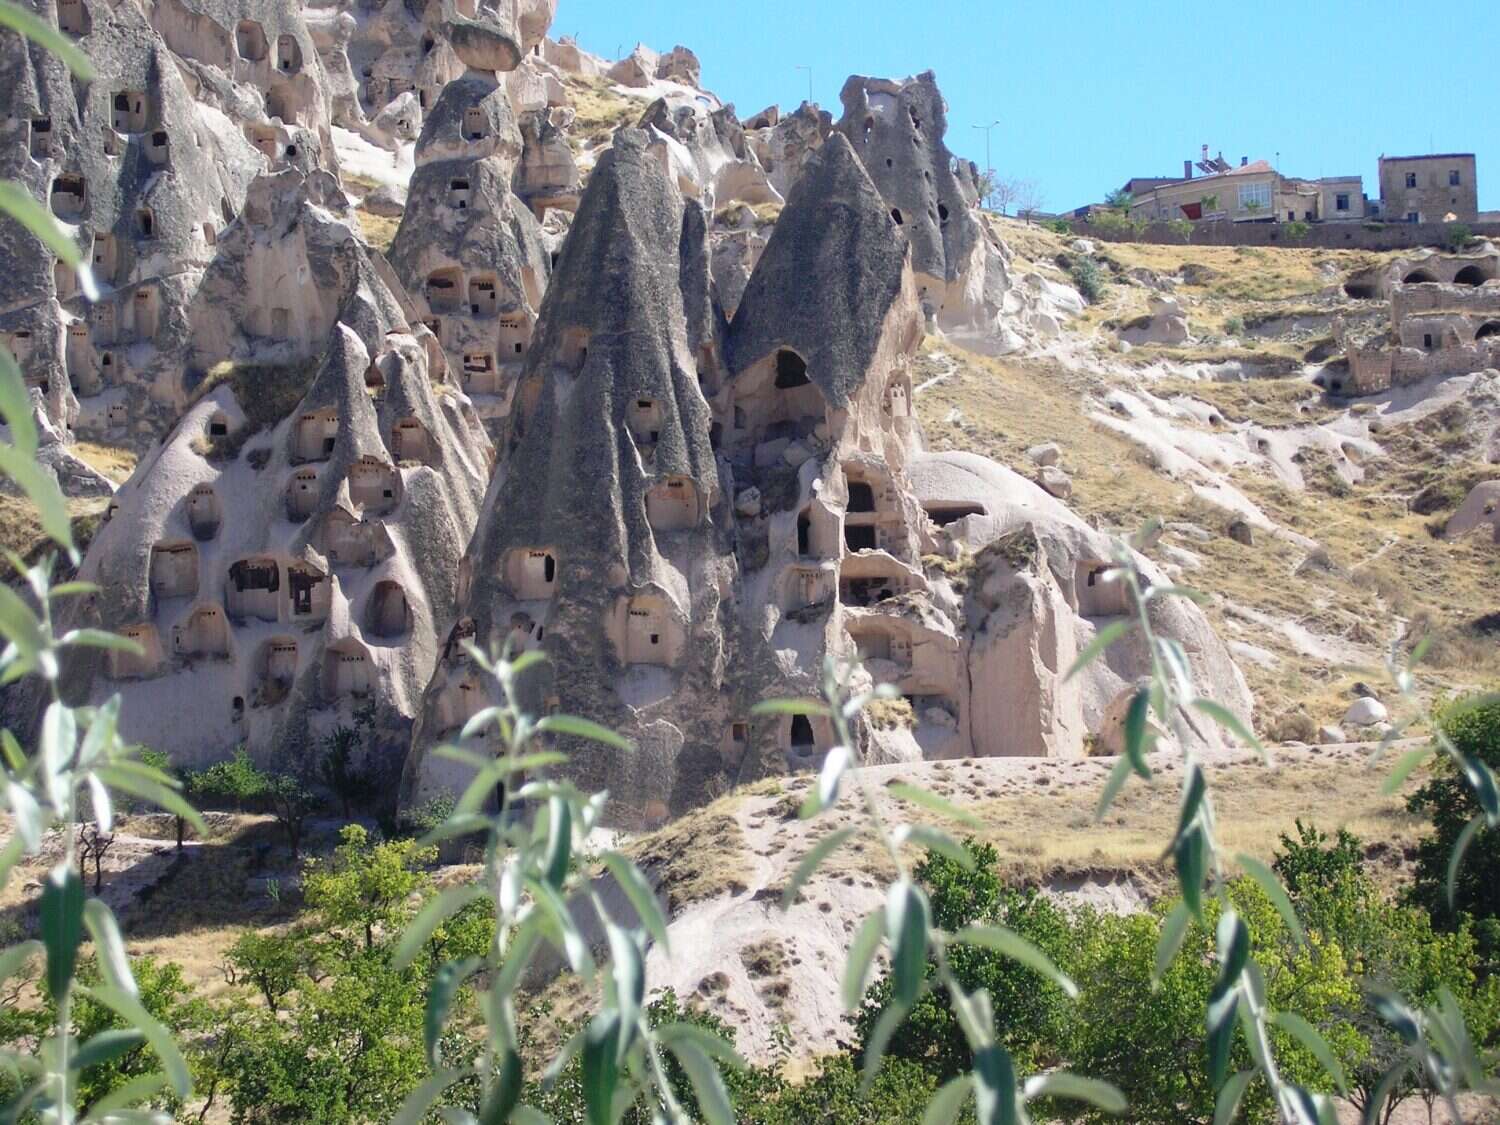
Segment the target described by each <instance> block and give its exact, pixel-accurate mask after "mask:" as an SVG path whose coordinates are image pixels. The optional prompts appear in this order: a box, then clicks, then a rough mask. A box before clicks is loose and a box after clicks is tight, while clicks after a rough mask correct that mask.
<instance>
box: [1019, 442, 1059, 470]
mask: <svg viewBox="0 0 1500 1125" xmlns="http://www.w3.org/2000/svg"><path fill="white" fill-rule="evenodd" d="M1026 456H1027V457H1029V458H1031V460H1032V461H1033V462H1035V463H1036V464H1038V465H1042V466H1046V465H1056V464H1057V463H1058V462H1059V461H1061V460H1062V449H1061V447H1060V446H1058V444H1057V442H1055V441H1049V442H1044V443H1043V444H1041V445H1033V446H1032V447H1031V448H1030V449H1028V450H1027V451H1026Z"/></svg>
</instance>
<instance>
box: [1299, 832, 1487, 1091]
mask: <svg viewBox="0 0 1500 1125" xmlns="http://www.w3.org/2000/svg"><path fill="white" fill-rule="evenodd" d="M1274 866H1275V869H1276V871H1277V873H1278V874H1280V875H1281V877H1282V880H1283V882H1284V884H1285V886H1286V888H1287V892H1288V893H1289V894H1290V895H1291V896H1292V901H1293V903H1294V904H1295V906H1296V909H1297V914H1298V916H1299V917H1300V918H1301V919H1302V922H1303V925H1304V926H1305V927H1306V929H1307V931H1308V932H1309V933H1310V934H1312V935H1314V936H1315V937H1316V938H1319V939H1322V940H1325V941H1331V942H1336V943H1337V944H1338V945H1339V947H1340V948H1341V949H1342V950H1343V952H1344V955H1345V958H1346V959H1347V961H1348V963H1349V967H1350V972H1351V975H1352V977H1353V980H1354V984H1355V987H1356V988H1357V989H1358V991H1359V993H1360V1002H1359V1003H1356V1004H1354V1005H1352V1006H1350V1007H1349V1008H1348V1009H1347V1010H1346V1011H1345V1012H1344V1018H1345V1019H1346V1020H1347V1021H1348V1022H1349V1024H1350V1025H1351V1026H1352V1027H1353V1028H1354V1030H1355V1033H1356V1034H1355V1036H1354V1037H1352V1038H1351V1039H1350V1040H1349V1041H1348V1042H1347V1043H1346V1049H1345V1053H1344V1058H1343V1064H1344V1069H1345V1072H1346V1074H1347V1075H1348V1080H1349V1088H1350V1100H1351V1101H1352V1102H1353V1103H1354V1104H1355V1105H1356V1106H1357V1107H1358V1108H1359V1109H1360V1111H1361V1112H1362V1113H1364V1112H1367V1111H1370V1109H1371V1107H1373V1106H1375V1105H1376V1103H1377V1101H1378V1099H1377V1091H1378V1090H1379V1089H1380V1087H1381V1085H1382V1083H1383V1081H1384V1080H1385V1078H1386V1075H1387V1074H1389V1073H1390V1072H1391V1071H1392V1069H1393V1068H1395V1067H1399V1068H1400V1071H1399V1077H1398V1078H1397V1079H1396V1080H1395V1082H1394V1085H1393V1086H1391V1087H1390V1088H1389V1089H1388V1090H1387V1091H1386V1095H1387V1097H1388V1100H1387V1101H1384V1102H1383V1103H1380V1107H1379V1112H1380V1117H1381V1119H1382V1120H1383V1121H1389V1120H1390V1119H1391V1117H1392V1116H1393V1115H1394V1114H1395V1112H1396V1109H1397V1107H1398V1106H1399V1105H1400V1104H1401V1103H1402V1102H1404V1101H1406V1100H1407V1099H1409V1098H1411V1097H1413V1096H1423V1097H1430V1096H1432V1095H1433V1094H1434V1093H1435V1091H1432V1090H1431V1089H1430V1087H1429V1086H1428V1084H1427V1082H1426V1076H1425V1075H1424V1074H1423V1073H1422V1072H1421V1071H1420V1070H1419V1069H1418V1068H1415V1067H1411V1066H1408V1065H1405V1063H1406V1059H1407V1052H1406V1050H1405V1045H1404V1044H1403V1043H1402V1041H1401V1039H1400V1038H1399V1037H1398V1036H1397V1035H1396V1033H1395V1032H1394V1031H1393V1030H1392V1029H1391V1027H1390V1025H1389V1024H1387V1023H1386V1022H1385V1021H1384V1020H1382V1019H1380V1018H1378V1017H1377V1016H1376V1014H1375V1011H1374V1009H1373V1007H1372V1006H1371V1004H1370V1003H1369V999H1370V997H1371V996H1372V995H1374V994H1376V993H1381V992H1392V991H1394V992H1397V993H1399V994H1400V995H1402V996H1403V997H1405V999H1406V1000H1407V1001H1408V1002H1409V1003H1413V1004H1416V1005H1418V1006H1419V1007H1425V1006H1427V1005H1430V1004H1433V1003H1435V1002H1436V1001H1437V1000H1438V998H1439V996H1440V995H1441V994H1442V992H1443V990H1444V989H1446V990H1447V991H1448V992H1450V993H1451V994H1452V995H1453V996H1454V997H1455V998H1456V999H1457V1000H1458V1003H1459V1006H1460V1008H1461V1010H1462V1012H1463V1016H1464V1020H1465V1023H1466V1024H1467V1026H1468V1028H1469V1034H1470V1035H1471V1037H1472V1038H1473V1040H1474V1041H1475V1042H1477V1043H1487V1042H1490V1041H1492V1040H1493V1038H1494V1036H1495V1033H1496V1030H1497V1028H1500V978H1494V977H1489V978H1486V979H1481V975H1482V969H1483V966H1482V963H1481V959H1480V957H1479V952H1478V949H1477V945H1476V942H1475V940H1474V935H1473V932H1472V928H1471V927H1470V926H1469V925H1468V923H1467V922H1465V923H1463V924H1461V925H1460V926H1459V927H1458V928H1457V929H1456V930H1454V931H1452V932H1442V931H1436V930H1434V929H1433V926H1432V921H1431V919H1430V918H1429V917H1428V916H1427V914H1426V913H1425V912H1423V911H1422V910H1420V909H1418V908H1416V907H1411V906H1399V905H1396V904H1394V903H1390V902H1386V901H1384V900H1383V898H1382V896H1381V894H1380V892H1379V890H1378V888H1377V887H1376V886H1375V883H1374V881H1373V880H1372V879H1371V878H1370V877H1369V875H1368V874H1367V873H1366V872H1365V870H1364V845H1363V843H1362V842H1361V841H1360V839H1359V838H1358V837H1357V836H1355V835H1354V834H1352V833H1350V832H1348V831H1346V830H1343V829H1340V830H1339V832H1338V834H1337V837H1336V838H1334V839H1332V840H1330V839H1329V837H1327V836H1325V835H1324V834H1323V833H1321V832H1319V831H1318V830H1317V829H1316V828H1313V827H1311V826H1308V825H1304V824H1302V822H1301V821H1298V822H1297V838H1296V839H1293V838H1292V837H1290V836H1287V835H1283V836H1282V837H1281V851H1280V852H1279V854H1278V856H1277V859H1276V862H1275V865H1274Z"/></svg>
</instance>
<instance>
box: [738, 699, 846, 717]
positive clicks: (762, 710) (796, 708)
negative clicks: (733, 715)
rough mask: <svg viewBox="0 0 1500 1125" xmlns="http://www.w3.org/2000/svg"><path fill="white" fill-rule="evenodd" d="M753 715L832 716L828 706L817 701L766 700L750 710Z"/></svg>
mask: <svg viewBox="0 0 1500 1125" xmlns="http://www.w3.org/2000/svg"><path fill="white" fill-rule="evenodd" d="M750 714H751V715H809V716H812V715H823V716H827V715H830V714H832V712H831V711H829V710H828V706H827V705H826V704H823V703H819V702H818V701H817V700H816V699H766V700H762V701H761V702H760V703H757V704H756V705H755V706H754V707H752V708H750Z"/></svg>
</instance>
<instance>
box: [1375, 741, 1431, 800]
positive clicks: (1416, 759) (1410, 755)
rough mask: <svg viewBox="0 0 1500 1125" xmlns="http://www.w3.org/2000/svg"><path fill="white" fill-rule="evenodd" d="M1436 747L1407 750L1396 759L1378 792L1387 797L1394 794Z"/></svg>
mask: <svg viewBox="0 0 1500 1125" xmlns="http://www.w3.org/2000/svg"><path fill="white" fill-rule="evenodd" d="M1435 749H1436V747H1434V746H1432V745H1431V744H1429V745H1427V746H1419V747H1417V748H1416V749H1415V750H1408V751H1407V752H1406V753H1405V754H1402V755H1401V757H1399V758H1397V759H1396V764H1395V765H1394V766H1392V767H1391V772H1390V773H1388V774H1386V778H1385V781H1383V782H1382V783H1381V785H1380V791H1381V792H1382V793H1384V794H1386V795H1387V796H1389V795H1390V794H1392V793H1394V792H1396V790H1398V789H1400V788H1401V786H1402V785H1403V784H1404V783H1405V782H1406V779H1407V778H1408V777H1410V776H1411V771H1412V770H1414V769H1416V768H1417V767H1418V766H1420V765H1421V764H1422V763H1423V762H1425V761H1426V760H1427V759H1428V758H1430V757H1432V754H1433V751H1434V750H1435Z"/></svg>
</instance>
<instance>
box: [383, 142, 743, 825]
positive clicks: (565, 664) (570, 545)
mask: <svg viewBox="0 0 1500 1125" xmlns="http://www.w3.org/2000/svg"><path fill="white" fill-rule="evenodd" d="M408 213H409V212H408ZM705 239H706V227H705V219H704V215H703V213H702V210H701V208H700V207H699V206H698V205H697V204H696V203H694V202H692V201H690V200H689V201H684V200H683V198H682V196H681V194H680V193H679V191H678V190H677V187H676V184H675V183H674V182H673V180H672V179H671V178H669V177H668V176H667V174H666V172H665V170H664V169H663V167H662V165H661V163H660V162H659V161H657V160H656V159H655V158H654V157H653V156H652V155H651V154H650V153H649V152H648V151H647V138H646V136H645V134H644V133H641V132H639V131H634V130H625V131H622V132H620V133H618V134H617V135H616V138H615V143H614V146H613V148H611V149H610V150H609V151H608V152H607V153H606V154H605V156H604V157H603V159H602V160H601V161H600V163H599V165H598V166H597V167H596V168H595V169H594V172H593V174H592V175H591V177H590V179H589V186H588V189H587V191H586V192H585V194H584V197H583V201H582V203H581V205H580V207H579V211H578V215H577V218H576V221H575V222H574V224H573V227H572V230H571V232H570V234H569V236H568V240H567V242H566V244H565V246H564V248H563V251H562V256H561V258H560V259H559V261H558V264H557V273H556V279H555V283H554V284H553V286H552V287H551V288H550V289H549V290H548V293H547V297H546V300H545V302H544V304H543V307H542V315H541V319H540V321H539V323H538V325H537V330H536V335H535V337H534V339H533V343H532V347H531V348H530V350H529V352H528V353H527V355H526V358H525V363H524V369H523V371H522V373H521V376H520V379H519V382H518V385H517V389H516V405H515V408H514V409H513V410H512V411H511V414H510V416H509V418H508V419H507V422H506V426H505V434H504V441H503V443H502V449H503V452H502V462H501V464H500V466H499V468H498V469H497V471H496V474H495V479H494V481H493V483H492V484H491V486H490V492H489V495H488V496H487V498H486V500H485V505H484V512H483V515H482V517H481V520H480V524H479V528H478V531H477V532H476V534H475V536H474V541H473V543H472V545H471V547H470V550H469V553H468V555H467V556H466V557H465V559H464V563H463V575H464V583H465V585H466V587H467V590H466V592H465V596H464V597H463V598H462V600H461V603H460V604H461V608H460V611H459V619H458V623H457V625H456V626H455V627H454V630H453V633H452V635H451V636H450V637H449V639H448V641H447V644H446V645H445V646H444V651H443V657H442V660H441V662H440V664H439V667H438V670H437V674H436V675H435V676H434V678H433V681H432V684H431V686H430V687H429V689H428V691H427V695H426V698H425V699H424V701H423V706H422V718H421V722H420V724H419V726H418V729H417V732H416V740H415V749H414V751H413V755H412V757H411V759H410V761H409V762H408V765H407V776H406V781H405V787H404V788H405V792H406V794H407V796H408V798H409V799H420V798H421V797H422V796H423V795H424V794H427V793H430V792H432V791H434V790H437V789H441V788H443V787H446V786H452V785H455V784H457V783H458V780H459V776H458V771H457V770H456V768H455V767H454V766H453V763H451V762H447V761H444V760H443V759H440V758H437V757H435V756H433V755H432V754H431V753H430V750H431V747H432V746H433V745H434V744H435V743H436V742H437V741H439V740H441V739H445V738H446V739H452V738H455V737H456V736H457V734H458V732H459V730H460V728H462V726H463V724H464V723H465V721H466V720H467V719H468V718H469V717H470V716H472V715H473V714H475V713H476V712H477V711H479V710H480V709H481V708H482V707H484V706H487V705H489V703H491V702H492V699H491V698H490V691H491V689H492V688H493V681H491V680H488V679H487V678H485V677H482V676H481V675H479V674H478V673H477V670H476V669H475V668H474V667H473V666H472V664H471V661H470V660H469V658H468V656H467V655H466V653H465V652H464V651H463V649H462V647H461V646H460V644H459V642H460V641H461V640H462V639H465V638H472V639H473V641H474V642H475V643H476V644H477V645H479V646H480V647H481V648H482V649H497V648H499V647H500V646H502V645H504V644H506V643H507V642H508V643H509V644H510V645H511V647H512V650H513V651H514V650H518V649H530V648H535V647H541V648H542V649H544V650H545V651H546V652H547V653H548V654H549V655H550V656H551V664H550V666H549V667H548V668H547V669H545V671H544V672H543V673H540V674H539V675H538V677H537V679H538V680H540V681H541V682H540V683H538V684H537V685H536V686H535V691H534V692H533V695H534V696H535V698H536V699H537V701H538V702H539V703H541V704H543V705H544V706H546V707H548V708H551V707H554V706H557V707H561V708H562V709H563V710H565V711H567V712H570V713H576V714H584V715H589V716H591V717H592V718H594V719H595V720H596V721H599V722H603V723H605V724H607V725H609V726H611V727H612V728H614V729H617V730H620V731H622V732H624V733H626V734H628V735H630V736H631V737H633V738H635V739H636V741H637V742H638V744H639V747H640V748H639V749H638V751H637V752H636V753H635V754H634V755H631V756H630V757H628V758H626V757H622V756H620V755H619V754H618V753H616V752H610V753H607V754H601V753H599V752H598V748H597V747H594V748H593V749H592V750H588V751H582V752H580V753H578V754H577V755H576V756H575V757H574V759H573V762H572V764H571V767H570V768H572V769H573V770H574V772H575V773H576V774H578V775H579V776H580V777H581V778H584V779H586V780H587V783H588V784H589V785H591V786H607V787H608V788H609V790H610V792H611V794H612V795H613V800H612V804H617V805H618V807H619V808H620V809H621V810H623V811H622V813H621V815H623V816H626V817H630V818H633V819H636V820H655V819H660V818H661V817H662V816H664V815H665V814H666V812H667V811H668V809H669V808H680V807H684V806H686V805H689V804H693V803H697V802H699V801H701V800H702V799H703V797H704V796H705V794H706V788H705V787H706V785H707V783H708V781H709V779H710V778H712V777H715V776H718V774H719V773H720V771H721V770H722V763H721V761H720V751H719V743H720V738H721V736H722V735H723V734H724V733H725V731H726V730H727V728H728V725H729V719H730V716H729V714H728V713H727V711H726V707H725V701H724V696H725V695H726V694H727V693H728V692H729V691H730V687H731V686H730V685H729V684H728V682H727V676H726V673H727V665H728V652H727V648H728V645H729V644H730V642H731V639H732V638H731V637H730V636H729V635H726V630H725V621H726V618H727V617H728V615H729V614H730V613H731V612H732V602H731V601H730V599H731V597H732V592H733V590H734V587H735V566H734V558H733V554H732V551H731V541H730V539H729V534H730V523H729V519H728V516H727V504H726V499H725V493H724V489H723V487H722V485H721V482H720V476H719V471H718V467H717V466H716V464H715V458H714V453H713V450H712V448H711V442H712V438H711V433H710V414H709V407H708V403H707V401H706V400H705V398H704V391H703V389H701V386H700V381H712V380H714V379H715V378H716V375H717V370H718V365H719V358H718V354H719V349H718V337H719V331H720V324H719V321H720V318H719V317H718V316H717V315H716V314H717V309H716V306H715V305H714V302H713V299H712V296H711V293H710V288H709V279H708V265H707V245H706V241H705Z"/></svg>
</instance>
